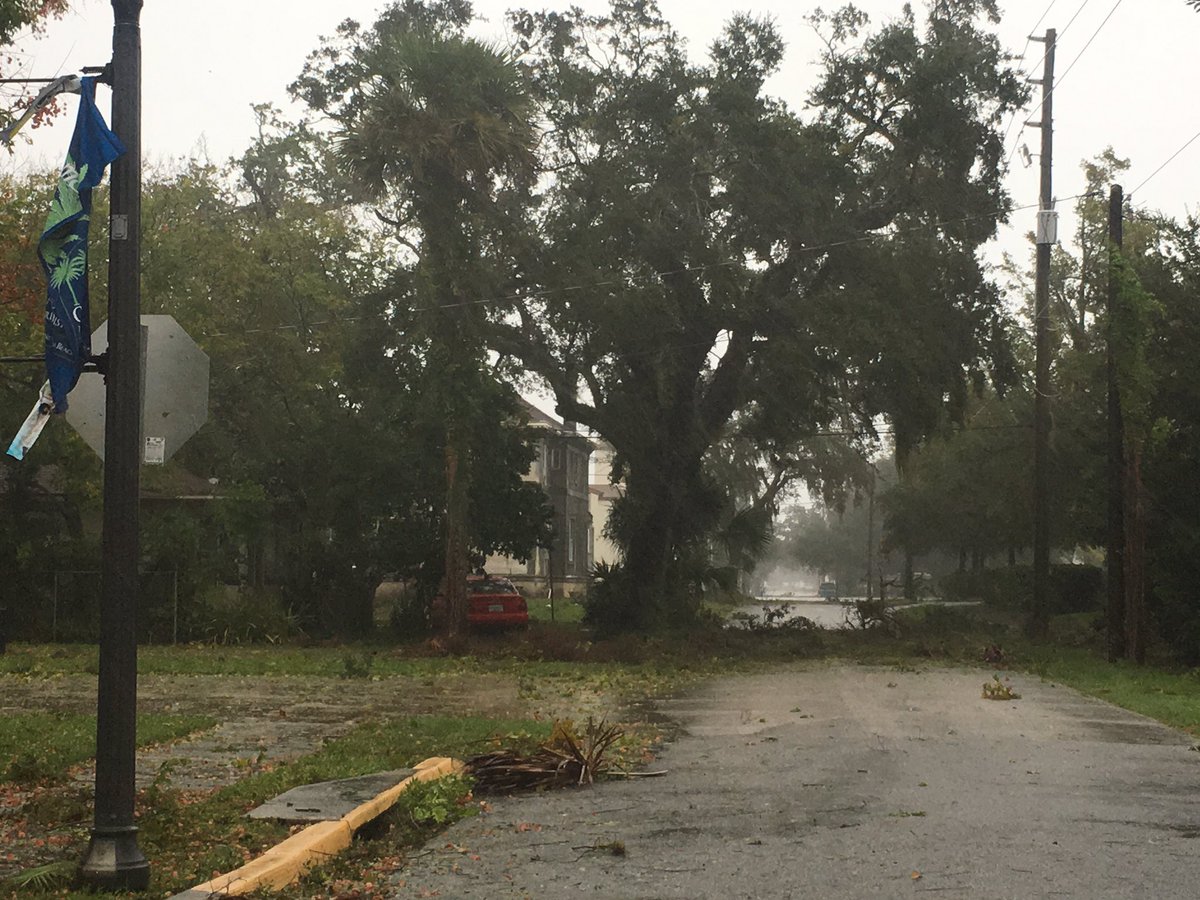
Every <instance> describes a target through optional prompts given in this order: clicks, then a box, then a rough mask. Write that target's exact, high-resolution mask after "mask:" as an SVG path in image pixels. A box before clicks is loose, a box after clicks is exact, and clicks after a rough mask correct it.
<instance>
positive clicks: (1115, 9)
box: [1050, 0, 1125, 93]
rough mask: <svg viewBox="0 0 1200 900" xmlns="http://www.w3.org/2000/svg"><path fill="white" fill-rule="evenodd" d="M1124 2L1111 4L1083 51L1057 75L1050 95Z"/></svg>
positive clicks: (1122, 0)
mask: <svg viewBox="0 0 1200 900" xmlns="http://www.w3.org/2000/svg"><path fill="white" fill-rule="evenodd" d="M1124 2H1125V0H1117V2H1116V3H1114V4H1113V8H1112V9H1110V10H1109V11H1108V15H1107V16H1105V17H1104V21H1103V22H1101V23H1100V25H1099V26H1098V27H1097V28H1096V30H1095V31H1094V32H1092V36H1091V37H1090V38H1088V39H1087V43H1086V44H1084V45H1083V49H1082V50H1080V51H1079V53H1077V54H1076V56H1075V58H1074V59H1073V60H1071V64H1070V65H1069V66H1067V68H1066V71H1065V72H1063V73H1062V74H1061V75H1059V76H1058V78H1057V80H1055V82H1054V87H1053V88H1051V89H1050V92H1051V93H1053V92H1054V91H1055V90H1057V89H1058V86H1059V85H1060V84H1062V83H1063V79H1065V78H1066V77H1067V76H1068V75H1070V74H1071V70H1072V69H1073V68H1075V64H1076V63H1077V62H1079V60H1080V58H1081V57H1082V56H1083V54H1085V53H1087V50H1088V47H1090V46H1092V42H1093V41H1095V40H1096V37H1097V36H1098V35H1099V34H1100V32H1101V31H1103V30H1104V26H1105V25H1107V24H1108V20H1109V19H1111V18H1112V17H1113V13H1115V12H1116V11H1117V9H1118V8H1119V7H1120V6H1121V4H1122V3H1124Z"/></svg>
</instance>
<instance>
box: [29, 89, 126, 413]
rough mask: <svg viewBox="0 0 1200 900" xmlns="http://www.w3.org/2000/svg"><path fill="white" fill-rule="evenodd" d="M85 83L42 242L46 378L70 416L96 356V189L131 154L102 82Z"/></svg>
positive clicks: (56, 402) (58, 409) (60, 407)
mask: <svg viewBox="0 0 1200 900" xmlns="http://www.w3.org/2000/svg"><path fill="white" fill-rule="evenodd" d="M80 81H81V85H80V91H79V116H78V118H77V119H76V120H75V133H74V134H73V135H72V136H71V146H70V148H69V149H68V150H67V159H66V162H64V163H63V167H62V172H61V174H60V175H59V179H58V188H57V189H56V190H55V192H54V201H53V202H52V203H51V204H50V214H49V215H48V216H46V225H45V227H44V228H43V229H42V238H41V240H40V241H39V242H38V256H39V257H40V258H41V260H42V268H43V269H45V271H46V375H47V377H48V378H49V379H50V392H51V394H52V395H53V397H54V411H55V412H59V413H61V412H66V410H67V393H68V392H69V391H70V390H71V389H72V388H73V387H75V383H76V382H77V381H79V376H80V374H81V373H82V372H83V365H84V363H86V362H87V361H88V357H90V356H91V355H92V326H91V318H90V316H89V314H88V252H87V240H88V220H89V219H90V218H91V212H92V188H94V187H95V186H96V185H98V184H99V183H100V179H101V178H103V177H104V170H105V168H107V166H108V164H109V163H111V162H112V161H113V160H114V159H116V158H117V157H118V156H120V155H121V154H122V153H124V152H125V148H124V147H123V146H122V145H121V142H120V140H118V139H117V136H116V135H115V134H113V133H112V132H111V131H110V130H109V128H108V126H107V125H106V124H105V123H104V117H103V116H101V115H100V110H98V109H96V79H95V78H83V79H81V80H80Z"/></svg>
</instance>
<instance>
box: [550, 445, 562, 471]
mask: <svg viewBox="0 0 1200 900" xmlns="http://www.w3.org/2000/svg"><path fill="white" fill-rule="evenodd" d="M550 468H552V469H561V468H562V450H560V449H559V448H558V447H551V448H550Z"/></svg>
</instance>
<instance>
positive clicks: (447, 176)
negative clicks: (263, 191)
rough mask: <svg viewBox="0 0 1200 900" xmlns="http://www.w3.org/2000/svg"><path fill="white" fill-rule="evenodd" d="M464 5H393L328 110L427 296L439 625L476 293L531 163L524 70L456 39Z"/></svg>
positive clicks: (476, 351) (461, 619) (479, 358)
mask: <svg viewBox="0 0 1200 900" xmlns="http://www.w3.org/2000/svg"><path fill="white" fill-rule="evenodd" d="M469 18H470V11H469V7H464V6H463V5H462V4H461V3H457V4H456V3H455V2H454V0H449V2H447V3H444V4H437V5H429V6H426V5H424V4H421V3H417V2H413V0H409V2H406V3H405V4H403V5H399V6H393V7H392V8H391V9H389V10H388V11H386V12H385V13H384V14H383V16H382V17H381V18H380V20H379V22H378V23H377V24H376V26H375V29H374V31H373V32H372V33H371V34H370V35H368V36H367V37H366V38H365V39H364V41H363V42H362V43H361V44H360V45H359V49H358V53H357V59H356V62H357V64H358V68H357V69H356V73H357V74H356V77H355V84H354V85H353V87H352V88H351V89H350V90H349V91H348V99H346V100H345V101H344V105H342V106H341V107H340V110H339V112H340V118H341V121H342V125H343V127H342V130H341V133H340V144H339V150H340V156H341V159H342V161H343V164H344V166H345V168H346V171H347V173H348V174H349V175H351V177H352V178H353V180H354V181H355V182H356V183H357V184H358V185H359V186H360V187H361V188H362V189H363V190H364V191H365V192H366V194H367V197H368V198H369V199H371V200H373V201H375V202H376V203H384V204H387V205H388V206H389V207H390V209H389V213H390V214H389V213H384V212H383V211H382V210H377V214H378V215H379V216H380V218H381V219H382V220H384V221H385V222H390V223H391V224H393V225H394V226H396V229H397V236H398V237H399V238H400V239H401V240H403V241H404V242H405V243H406V244H408V246H409V247H410V248H411V249H412V250H413V251H414V252H415V253H416V254H417V257H418V263H417V266H416V275H417V278H416V283H418V284H421V285H424V290H425V291H426V292H427V300H426V301H425V302H422V303H420V304H419V305H420V306H421V307H424V308H426V312H424V313H423V314H422V315H423V317H424V322H423V325H422V331H424V333H425V337H426V340H427V343H428V353H427V357H426V369H427V375H428V379H427V381H428V383H429V385H430V390H431V391H432V392H433V393H435V394H437V397H436V398H430V399H431V400H434V402H437V403H440V405H441V408H442V409H444V411H445V412H444V417H445V445H444V446H445V462H446V599H447V611H448V617H447V618H448V631H449V633H450V635H451V636H454V635H456V634H458V633H459V632H461V631H462V630H463V629H465V627H466V609H467V600H466V575H467V563H468V556H467V554H468V546H467V543H468V539H467V531H466V518H467V492H468V490H469V487H470V479H471V456H472V451H473V449H475V448H472V447H471V441H470V429H469V416H470V411H471V407H472V402H473V400H474V399H475V398H477V397H478V396H479V390H478V388H477V385H479V383H480V379H481V378H483V377H486V375H485V373H484V363H485V352H484V345H483V342H482V340H481V335H480V333H479V331H480V329H479V324H480V322H481V321H482V316H483V312H482V311H481V310H480V308H479V307H478V305H476V304H473V302H472V301H475V300H478V299H480V296H479V295H480V293H481V292H482V291H485V290H487V287H488V285H489V284H490V283H491V282H492V281H493V278H494V272H495V265H496V262H497V260H496V259H495V251H494V245H493V244H492V243H491V242H490V241H489V240H488V237H487V236H488V235H489V234H491V233H492V232H493V231H494V226H495V223H496V221H497V217H498V216H499V212H498V209H497V207H498V203H497V201H498V197H499V194H500V192H501V191H502V190H503V189H505V188H512V187H517V188H527V187H528V186H529V185H531V184H532V181H533V178H534V175H535V173H536V159H535V155H534V144H535V140H536V132H535V127H534V124H533V114H532V111H533V104H532V100H531V97H530V93H529V91H528V88H527V86H526V83H525V77H524V73H523V72H522V70H521V69H520V67H519V66H518V65H517V63H516V62H515V60H514V59H513V58H512V57H511V56H510V55H508V54H506V53H505V52H503V51H501V50H498V49H497V48H495V47H492V46H489V45H487V44H485V43H482V42H480V41H477V40H475V39H473V38H470V37H467V36H465V35H464V34H463V28H464V27H465V25H466V23H467V22H468V21H469Z"/></svg>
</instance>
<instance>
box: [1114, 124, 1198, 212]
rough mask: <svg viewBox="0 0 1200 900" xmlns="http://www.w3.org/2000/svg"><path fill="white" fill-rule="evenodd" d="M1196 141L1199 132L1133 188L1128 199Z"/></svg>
mask: <svg viewBox="0 0 1200 900" xmlns="http://www.w3.org/2000/svg"><path fill="white" fill-rule="evenodd" d="M1197 139H1200V131H1197V132H1196V133H1195V134H1193V135H1192V136H1191V137H1190V138H1188V139H1187V141H1185V142H1184V144H1183V146H1182V147H1180V148H1179V149H1178V150H1176V151H1175V152H1174V153H1172V154H1171V155H1170V156H1169V157H1168V158H1167V161H1166V162H1164V163H1163V164H1162V165H1161V166H1159V167H1158V168H1157V169H1155V170H1154V171H1153V172H1151V173H1150V175H1149V176H1148V177H1147V178H1146V180H1145V181H1143V182H1142V183H1141V184H1139V185H1138V186H1137V187H1135V188H1134V189H1133V190H1132V191H1130V192H1129V196H1130V198H1131V199H1132V198H1133V197H1134V196H1135V195H1136V194H1137V192H1138V191H1140V190H1141V189H1142V188H1144V187H1145V186H1146V185H1148V184H1149V183H1150V181H1151V179H1153V178H1154V176H1156V175H1157V174H1158V173H1159V172H1161V171H1162V170H1163V169H1165V168H1166V167H1167V166H1169V165H1170V164H1171V163H1173V162H1174V161H1175V157H1177V156H1179V154H1181V153H1182V152H1183V151H1184V150H1186V149H1187V148H1188V147H1190V146H1192V144H1194V143H1195V142H1196V140H1197Z"/></svg>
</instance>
